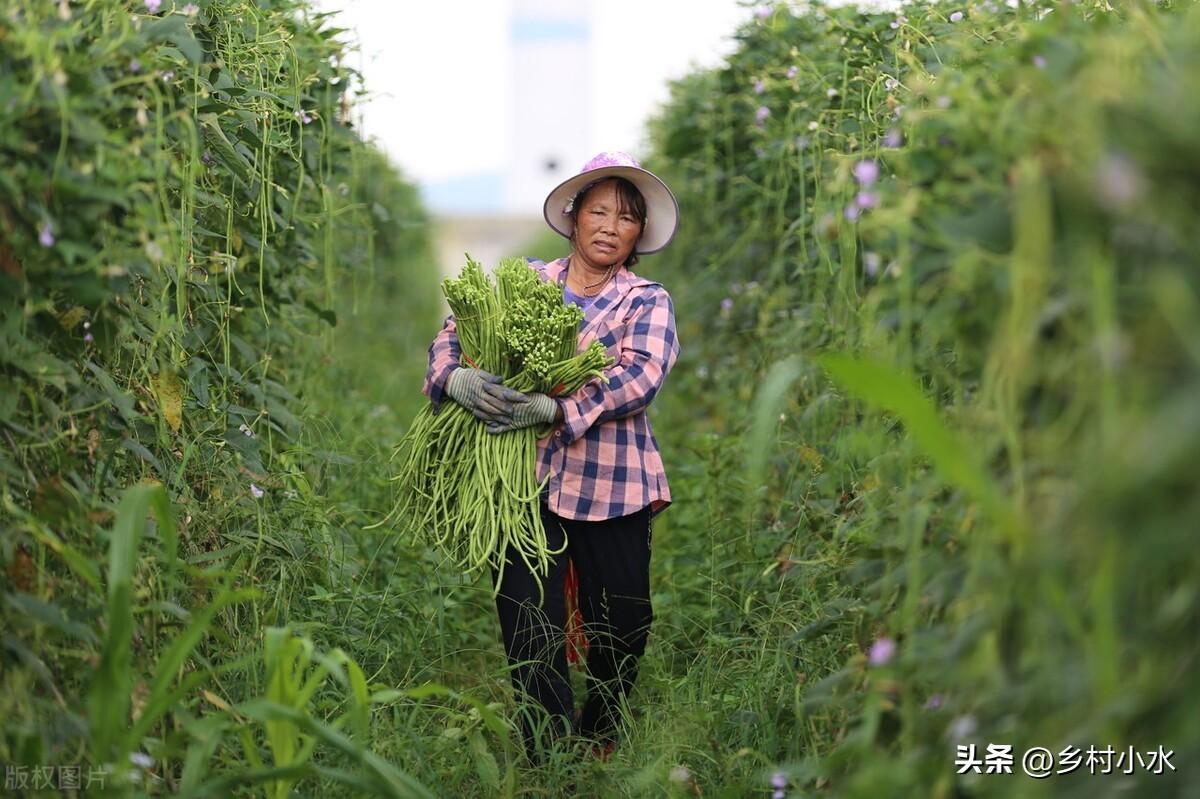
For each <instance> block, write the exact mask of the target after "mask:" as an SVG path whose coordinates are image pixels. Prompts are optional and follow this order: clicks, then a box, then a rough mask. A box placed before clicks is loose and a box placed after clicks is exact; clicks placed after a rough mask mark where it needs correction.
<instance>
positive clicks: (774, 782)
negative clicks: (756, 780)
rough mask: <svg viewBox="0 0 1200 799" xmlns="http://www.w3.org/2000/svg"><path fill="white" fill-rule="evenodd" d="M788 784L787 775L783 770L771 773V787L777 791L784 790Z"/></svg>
mask: <svg viewBox="0 0 1200 799" xmlns="http://www.w3.org/2000/svg"><path fill="white" fill-rule="evenodd" d="M787 785H788V778H787V775H786V774H784V773H783V772H782V771H776V772H775V773H774V774H772V775H771V787H772V788H774V789H775V790H777V791H782V790H783V789H784V788H786V787H787Z"/></svg>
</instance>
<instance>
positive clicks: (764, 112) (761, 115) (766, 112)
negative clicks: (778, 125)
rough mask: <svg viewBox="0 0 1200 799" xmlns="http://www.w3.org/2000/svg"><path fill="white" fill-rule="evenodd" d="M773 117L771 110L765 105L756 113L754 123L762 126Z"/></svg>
mask: <svg viewBox="0 0 1200 799" xmlns="http://www.w3.org/2000/svg"><path fill="white" fill-rule="evenodd" d="M769 116H771V109H769V108H767V107H766V106H765V105H760V106H759V107H758V110H757V111H755V112H754V121H755V122H757V123H758V124H759V125H760V126H761V125H762V124H763V123H764V122H766V121H767V117H769Z"/></svg>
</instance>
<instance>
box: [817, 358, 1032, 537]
mask: <svg viewBox="0 0 1200 799" xmlns="http://www.w3.org/2000/svg"><path fill="white" fill-rule="evenodd" d="M820 362H821V365H822V366H823V367H824V368H825V369H826V371H828V372H829V374H830V376H831V377H833V379H834V380H835V381H836V382H838V383H839V384H841V385H842V386H843V387H844V388H845V389H847V390H848V391H849V392H850V393H852V394H854V395H855V396H856V397H858V398H859V399H860V400H862V401H863V402H865V403H866V404H868V405H871V406H873V407H876V408H879V409H882V410H885V411H888V412H889V413H894V414H895V415H896V416H898V417H899V418H900V421H902V422H903V423H904V427H905V429H906V430H907V432H908V434H909V435H910V436H912V438H913V440H914V441H915V442H916V443H917V444H918V445H919V446H920V447H921V449H922V450H924V451H925V453H926V454H928V455H929V457H930V459H931V460H932V461H933V464H934V466H935V467H936V468H937V470H938V472H939V473H940V474H941V475H942V478H943V479H944V480H946V482H948V483H951V484H952V485H957V486H959V487H960V488H962V489H963V490H965V491H966V492H967V494H968V495H970V496H971V498H972V499H974V500H975V501H977V502H979V503H980V504H981V505H983V506H984V508H985V509H987V510H988V511H989V512H990V513H991V514H992V516H993V518H994V519H995V520H996V521H997V522H998V523H1000V524H1001V525H1002V526H1003V527H1005V528H1007V529H1009V530H1010V531H1011V530H1014V529H1015V526H1016V521H1015V519H1013V517H1012V515H1011V512H1010V511H1009V510H1008V509H1007V508H1006V507H1004V505H1003V504H1002V503H1001V498H1000V495H999V493H998V491H997V490H996V488H995V486H994V485H993V484H992V482H991V480H990V479H989V478H988V476H987V474H986V473H985V472H984V470H983V468H982V467H981V466H980V464H979V462H978V460H977V459H976V458H975V455H974V450H973V449H972V448H971V447H970V446H968V445H967V443H966V442H965V441H963V440H962V439H961V438H960V437H959V436H957V435H955V434H954V433H952V432H951V431H950V430H949V429H948V428H947V427H946V426H945V425H944V424H942V421H941V419H940V418H938V415H937V411H936V410H935V409H934V407H933V404H932V403H931V402H930V401H929V400H928V399H927V398H926V397H925V396H924V395H923V394H922V393H921V391H920V389H918V388H917V385H916V382H915V380H914V379H913V377H912V376H911V375H909V374H906V373H905V372H902V371H901V370H899V369H897V368H896V367H895V366H892V365H891V364H888V363H883V362H880V361H867V360H858V359H855V358H853V357H851V356H849V355H825V356H823V357H821V359H820Z"/></svg>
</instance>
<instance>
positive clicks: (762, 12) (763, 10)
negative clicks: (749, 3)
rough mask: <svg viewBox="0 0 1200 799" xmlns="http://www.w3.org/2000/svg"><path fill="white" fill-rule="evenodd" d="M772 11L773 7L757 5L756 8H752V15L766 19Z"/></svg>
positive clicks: (773, 10)
mask: <svg viewBox="0 0 1200 799" xmlns="http://www.w3.org/2000/svg"><path fill="white" fill-rule="evenodd" d="M774 12H775V9H773V8H771V7H770V6H769V5H768V6H759V7H758V8H756V9H754V16H756V17H758V18H759V19H766V18H768V17H769V16H771V14H773V13H774Z"/></svg>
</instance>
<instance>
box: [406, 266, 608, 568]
mask: <svg viewBox="0 0 1200 799" xmlns="http://www.w3.org/2000/svg"><path fill="white" fill-rule="evenodd" d="M442 292H443V293H444V294H445V296H446V301H447V302H448V303H449V305H450V310H451V311H452V312H453V313H454V318H455V332H456V333H457V336H458V342H459V345H460V347H461V349H462V354H461V361H462V363H463V365H464V366H474V367H476V368H479V369H483V370H484V371H487V372H491V373H493V374H497V375H500V376H501V377H502V378H504V380H503V382H504V385H506V386H508V387H509V388H512V389H515V390H517V391H522V392H526V393H528V392H533V391H537V392H541V393H545V394H550V395H559V394H570V393H572V392H574V391H577V390H578V389H579V388H581V387H582V386H583V385H584V384H585V383H587V382H588V381H589V380H591V379H593V378H599V379H601V380H603V381H605V382H607V378H606V377H605V375H604V369H605V368H606V367H607V366H609V365H610V364H611V363H612V360H611V359H610V358H609V357H608V356H607V355H606V354H605V351H604V348H603V346H601V345H600V344H599V342H592V344H591V345H590V346H588V348H587V349H586V350H584V351H583V352H577V337H578V332H579V322H580V321H581V320H582V319H583V312H582V311H581V310H580V309H579V308H578V307H576V306H574V305H565V304H564V303H563V292H562V287H561V286H559V285H558V284H556V283H548V282H545V281H543V280H541V279H540V278H539V277H538V275H537V273H536V272H535V271H534V270H533V269H531V268H530V267H529V266H528V265H527V264H526V263H525V262H524V260H522V259H506V260H504V261H502V262H501V264H500V266H499V267H498V268H497V269H496V283H495V285H493V284H492V282H491V281H490V280H489V279H488V277H487V275H485V274H484V272H483V268H482V267H481V266H480V265H479V263H477V262H476V261H473V260H471V258H470V256H468V257H467V264H466V266H464V267H463V269H462V272H461V273H460V274H459V276H458V277H457V278H447V279H446V280H445V281H443V282H442ZM550 427H552V426H549V427H547V428H543V429H541V430H537V429H534V428H523V429H520V430H512V431H508V432H504V433H499V434H494V433H488V432H487V430H486V428H485V426H484V424H483V422H481V421H479V420H477V419H476V418H475V417H474V416H472V415H471V413H470V412H468V411H467V410H465V409H463V408H462V407H461V406H459V405H457V404H456V403H453V402H447V403H445V404H444V405H443V406H442V408H441V410H440V411H438V412H437V413H434V412H433V408H432V406H431V405H426V406H425V407H424V408H422V409H421V410H420V411H419V412H418V413H417V416H416V418H415V419H414V420H413V424H412V427H410V428H409V431H408V433H407V434H406V435H405V436H404V438H403V439H402V440H401V441H400V443H399V445H397V447H396V452H395V453H394V455H393V458H398V459H399V462H400V470H399V472H398V473H397V474H396V476H395V477H394V478H393V479H394V480H396V481H397V482H398V483H399V491H398V498H397V501H396V506H395V508H394V509H393V513H395V514H398V515H399V517H400V518H401V519H402V520H404V521H407V522H408V523H409V524H411V525H412V529H413V530H414V532H415V533H416V534H417V535H418V536H423V537H424V538H425V539H426V540H428V541H429V542H431V543H433V544H435V545H437V546H439V547H440V548H442V549H443V551H444V552H445V553H446V554H447V556H448V557H450V558H451V559H452V560H453V561H454V563H455V564H456V565H457V566H459V567H460V568H462V569H463V570H464V572H465V573H466V574H467V575H468V576H474V575H475V574H477V573H478V572H479V571H482V570H483V569H485V568H486V567H488V566H491V567H492V568H494V569H496V571H497V572H498V573H499V576H501V577H502V576H503V572H504V566H505V562H506V552H507V551H508V549H509V547H510V546H511V548H512V549H513V550H514V551H515V552H516V553H517V555H518V556H519V557H520V558H521V559H522V560H524V562H525V564H526V566H527V567H528V568H529V570H530V571H531V572H533V573H535V574H540V575H542V576H545V575H546V574H547V573H548V571H549V567H550V557H551V556H552V555H555V554H558V553H559V552H561V551H562V550H561V549H560V550H551V549H550V548H549V546H548V544H547V542H546V531H545V529H544V528H543V526H542V517H541V513H540V511H539V508H538V502H539V500H538V497H539V495H540V493H541V489H542V487H543V485H542V484H539V483H538V480H537V438H538V436H539V435H544V434H547V433H548V432H549V429H550ZM499 584H500V581H499V580H497V581H496V585H497V586H498V585H499Z"/></svg>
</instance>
